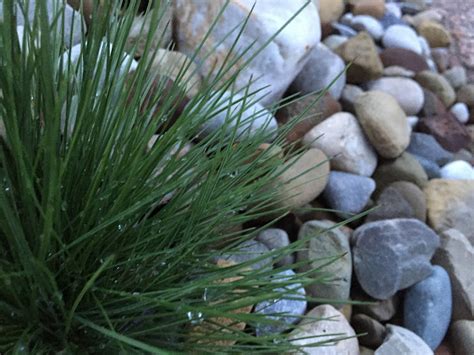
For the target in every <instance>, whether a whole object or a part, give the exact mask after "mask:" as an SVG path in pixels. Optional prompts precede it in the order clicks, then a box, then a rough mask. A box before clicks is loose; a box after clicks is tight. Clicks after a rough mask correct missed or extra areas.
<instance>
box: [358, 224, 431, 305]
mask: <svg viewBox="0 0 474 355" xmlns="http://www.w3.org/2000/svg"><path fill="white" fill-rule="evenodd" d="M352 240H353V244H354V246H353V249H352V252H353V255H354V257H353V260H354V269H355V273H356V275H357V279H358V281H359V283H360V285H361V286H362V288H363V290H364V291H365V292H366V293H367V294H368V295H370V296H371V297H374V298H376V299H387V298H389V297H391V296H393V295H394V294H395V293H396V292H397V291H398V290H401V289H404V288H407V287H410V286H412V285H414V284H415V283H417V282H419V281H421V280H423V279H424V278H426V277H427V276H429V275H430V274H431V272H432V266H431V264H430V259H431V257H432V256H433V254H434V252H435V250H436V248H437V247H438V246H439V237H438V236H437V235H436V234H435V233H434V232H433V230H431V229H430V228H428V227H427V226H426V225H425V224H424V223H422V222H420V221H419V220H416V219H391V220H383V221H376V222H371V223H367V224H364V225H363V226H361V227H359V228H357V229H356V230H355V231H354V234H353V239H352Z"/></svg>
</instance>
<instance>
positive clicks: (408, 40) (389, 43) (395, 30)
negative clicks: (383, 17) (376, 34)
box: [382, 25, 422, 54]
mask: <svg viewBox="0 0 474 355" xmlns="http://www.w3.org/2000/svg"><path fill="white" fill-rule="evenodd" d="M382 42H383V45H384V46H385V48H404V49H408V50H411V51H413V52H415V53H417V54H421V53H422V49H421V44H420V41H419V40H418V35H417V34H416V32H415V31H414V30H413V29H411V28H410V27H408V26H404V25H393V26H390V27H389V28H387V30H386V31H385V34H384V36H383V39H382Z"/></svg>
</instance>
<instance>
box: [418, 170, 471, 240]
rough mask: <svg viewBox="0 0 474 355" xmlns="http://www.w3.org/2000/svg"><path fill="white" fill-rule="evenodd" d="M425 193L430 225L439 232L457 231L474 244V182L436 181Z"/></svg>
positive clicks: (430, 184)
mask: <svg viewBox="0 0 474 355" xmlns="http://www.w3.org/2000/svg"><path fill="white" fill-rule="evenodd" d="M424 192H425V195H426V205H427V208H428V214H427V216H428V224H429V225H430V226H431V227H432V228H433V229H434V230H436V231H438V232H443V231H446V230H448V229H452V228H454V229H457V230H458V231H460V232H461V233H463V234H464V235H465V236H466V237H467V238H468V239H469V240H470V241H471V243H474V198H472V196H474V181H473V180H444V179H434V180H430V181H429V183H428V184H427V186H426V187H425V189H424Z"/></svg>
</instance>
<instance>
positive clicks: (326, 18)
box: [319, 0, 345, 25]
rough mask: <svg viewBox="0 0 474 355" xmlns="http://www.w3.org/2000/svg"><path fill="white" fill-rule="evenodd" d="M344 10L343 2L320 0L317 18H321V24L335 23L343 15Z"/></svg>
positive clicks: (340, 0)
mask: <svg viewBox="0 0 474 355" xmlns="http://www.w3.org/2000/svg"><path fill="white" fill-rule="evenodd" d="M344 8H345V4H344V1H343V0H320V2H319V17H320V18H321V24H323V25H324V24H329V23H331V22H333V21H337V20H338V19H339V17H341V16H342V14H343V13H344Z"/></svg>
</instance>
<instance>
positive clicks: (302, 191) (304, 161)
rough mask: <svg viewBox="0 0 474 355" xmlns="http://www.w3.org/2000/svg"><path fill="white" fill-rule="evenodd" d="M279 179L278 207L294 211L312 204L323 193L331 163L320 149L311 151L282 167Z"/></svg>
mask: <svg viewBox="0 0 474 355" xmlns="http://www.w3.org/2000/svg"><path fill="white" fill-rule="evenodd" d="M281 169H282V171H283V173H282V174H281V175H279V176H278V178H277V187H276V188H278V189H279V193H278V201H277V202H276V205H277V206H278V207H282V208H285V209H288V210H292V209H295V208H298V207H301V206H304V205H305V204H307V203H309V202H311V201H312V200H314V199H315V198H316V197H318V196H319V195H320V194H321V192H323V190H324V188H325V187H326V184H327V181H328V176H329V161H328V159H327V157H326V155H325V154H324V153H323V152H322V151H321V150H319V149H314V148H313V149H309V150H308V151H306V152H305V153H303V155H301V156H300V157H294V158H292V159H290V160H289V161H288V162H286V163H285V164H284V165H283V166H282V168H281Z"/></svg>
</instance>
